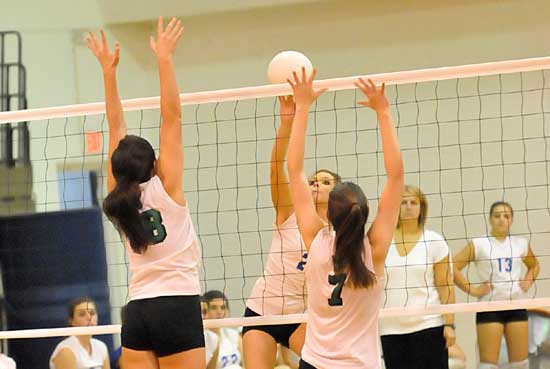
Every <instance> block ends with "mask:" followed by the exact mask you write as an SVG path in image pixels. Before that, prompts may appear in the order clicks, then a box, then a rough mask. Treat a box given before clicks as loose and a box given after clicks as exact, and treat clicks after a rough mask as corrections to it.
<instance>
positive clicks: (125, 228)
mask: <svg viewBox="0 0 550 369" xmlns="http://www.w3.org/2000/svg"><path fill="white" fill-rule="evenodd" d="M140 198H141V189H140V188H139V184H138V183H137V182H132V183H126V182H118V183H117V184H116V187H115V188H114V189H113V191H111V193H110V194H109V195H107V197H106V198H105V200H103V211H104V212H105V214H106V215H107V217H108V218H109V220H110V221H111V222H113V224H114V225H115V227H116V228H117V229H118V230H119V231H120V232H122V233H124V234H125V235H126V238H128V241H129V242H130V246H131V247H132V250H134V252H136V253H138V254H141V253H143V252H145V250H146V249H147V246H149V245H150V244H151V243H152V235H151V234H150V232H148V231H147V229H146V228H145V224H144V221H143V219H142V217H141V214H140V212H139V210H140V209H141V207H142V204H141V200H140Z"/></svg>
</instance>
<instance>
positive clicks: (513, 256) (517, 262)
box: [472, 236, 529, 301]
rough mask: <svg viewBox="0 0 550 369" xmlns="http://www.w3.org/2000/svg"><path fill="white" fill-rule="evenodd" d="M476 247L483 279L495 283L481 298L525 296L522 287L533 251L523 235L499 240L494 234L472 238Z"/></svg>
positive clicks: (487, 299)
mask: <svg viewBox="0 0 550 369" xmlns="http://www.w3.org/2000/svg"><path fill="white" fill-rule="evenodd" d="M472 242H473V245H474V249H475V251H474V252H475V264H476V266H477V271H478V273H479V276H480V278H481V281H482V282H485V281H488V282H490V283H491V285H492V290H491V292H490V293H489V294H487V295H485V296H483V297H480V300H481V301H492V300H515V299H520V298H522V297H524V296H525V292H524V291H523V290H522V289H521V288H520V286H519V281H520V280H521V279H522V274H523V268H524V262H523V258H524V257H526V256H527V254H528V251H529V242H528V241H527V240H526V239H525V238H522V237H518V236H507V237H506V238H505V239H504V240H503V241H499V240H497V239H496V238H494V237H493V236H485V237H478V238H474V239H473V240H472Z"/></svg>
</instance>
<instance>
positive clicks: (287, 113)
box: [279, 95, 296, 122]
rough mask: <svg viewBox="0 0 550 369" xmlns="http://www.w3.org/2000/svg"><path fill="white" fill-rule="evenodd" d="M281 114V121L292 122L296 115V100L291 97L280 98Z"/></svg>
mask: <svg viewBox="0 0 550 369" xmlns="http://www.w3.org/2000/svg"><path fill="white" fill-rule="evenodd" d="M279 105H280V108H279V114H280V115H281V121H283V122H292V120H293V119H294V114H295V113H296V104H295V103H294V98H293V97H292V95H290V96H279Z"/></svg>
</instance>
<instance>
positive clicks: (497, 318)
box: [476, 309, 527, 324]
mask: <svg viewBox="0 0 550 369" xmlns="http://www.w3.org/2000/svg"><path fill="white" fill-rule="evenodd" d="M523 321H527V310H526V309H517V310H504V311H481V312H479V313H477V314H476V324H483V323H501V324H507V323H511V322H523Z"/></svg>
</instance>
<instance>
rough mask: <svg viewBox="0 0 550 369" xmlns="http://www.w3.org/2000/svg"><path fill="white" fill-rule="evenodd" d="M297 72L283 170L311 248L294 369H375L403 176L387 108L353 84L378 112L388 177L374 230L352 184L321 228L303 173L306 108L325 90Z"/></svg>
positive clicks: (369, 88) (331, 204)
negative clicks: (300, 339)
mask: <svg viewBox="0 0 550 369" xmlns="http://www.w3.org/2000/svg"><path fill="white" fill-rule="evenodd" d="M298 73H299V74H300V76H298ZM298 73H294V78H293V80H292V81H291V80H289V81H288V82H289V83H290V85H291V87H292V89H293V91H294V98H295V100H296V115H295V118H294V123H293V126H292V133H291V136H290V143H289V150H288V173H289V177H290V190H291V194H292V201H293V203H294V209H295V212H296V217H297V219H298V226H299V229H300V234H301V235H302V238H303V240H304V244H305V246H306V247H307V248H308V250H309V254H308V263H307V264H306V269H305V273H306V281H307V287H308V291H311V293H309V294H308V304H307V308H308V322H307V331H306V340H305V344H304V348H303V350H302V360H301V361H300V368H302V369H304V368H318V369H333V368H340V369H345V368H350V369H351V368H362V369H378V368H379V367H380V353H379V348H378V340H379V338H378V329H377V328H378V313H379V309H380V302H381V297H382V291H383V285H384V283H383V276H384V261H385V259H386V253H387V251H388V248H389V246H390V243H391V240H392V237H393V232H394V230H395V227H396V225H397V218H398V215H399V204H400V203H401V194H402V192H403V177H404V174H403V160H402V158H401V152H400V150H399V143H398V140H397V135H396V132H395V129H394V127H393V122H392V119H391V114H390V107H389V103H388V100H387V99H386V97H385V95H384V85H382V88H381V89H379V88H376V86H375V85H374V83H373V82H372V81H370V80H369V81H368V82H365V81H364V80H362V79H359V80H358V81H357V82H356V85H357V87H359V88H360V89H361V90H362V91H363V93H365V94H366V96H367V98H368V100H367V101H364V102H360V103H361V104H362V105H365V106H368V107H370V108H372V109H373V110H375V111H376V113H377V117H378V121H379V127H380V132H381V137H382V145H383V151H384V164H385V169H386V173H387V181H386V184H385V187H384V190H383V192H382V195H381V197H380V201H379V204H378V214H377V215H376V218H375V219H374V222H373V224H372V226H371V227H370V229H369V231H368V233H367V234H365V224H366V222H367V219H368V215H369V206H368V203H367V199H366V197H365V195H364V193H363V191H362V190H361V188H360V187H359V186H357V185H356V184H354V183H351V182H344V183H341V184H338V185H336V186H335V187H334V189H333V190H332V191H331V192H330V195H329V198H328V204H327V205H328V208H327V216H328V220H329V224H330V225H327V224H326V223H325V222H324V221H323V220H322V219H321V218H320V217H319V215H318V214H317V212H316V210H315V197H317V194H316V193H315V192H314V191H312V189H311V188H309V186H308V182H307V178H306V176H305V174H304V151H305V141H306V130H307V119H308V113H309V107H310V106H311V104H312V103H313V102H314V101H315V99H317V97H318V96H319V95H320V94H321V93H322V92H323V90H314V89H313V79H314V76H315V71H313V72H312V74H311V75H310V76H309V77H308V76H307V75H306V71H305V69H304V68H302V70H301V73H300V72H298ZM330 227H332V228H333V229H331V228H330Z"/></svg>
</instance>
